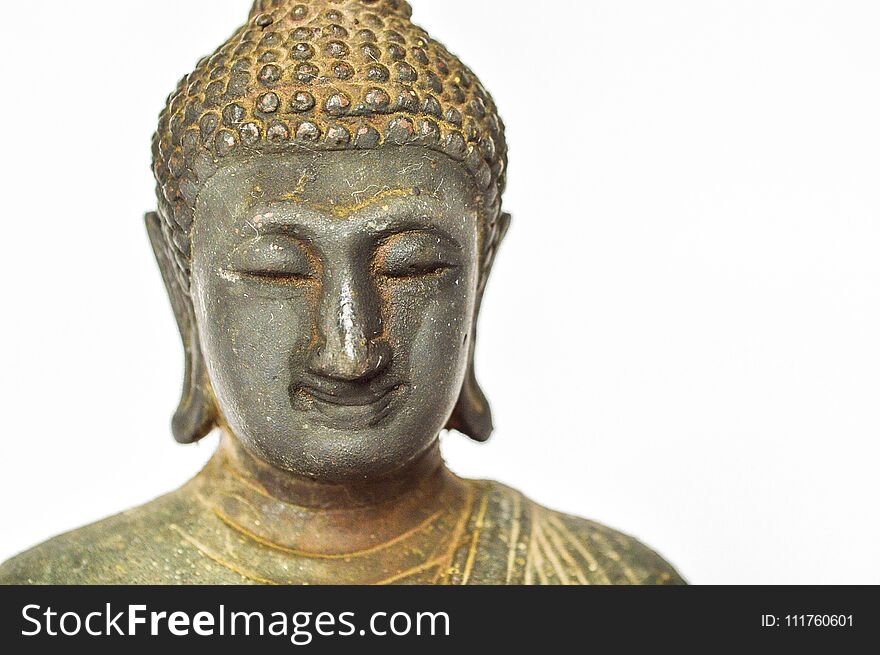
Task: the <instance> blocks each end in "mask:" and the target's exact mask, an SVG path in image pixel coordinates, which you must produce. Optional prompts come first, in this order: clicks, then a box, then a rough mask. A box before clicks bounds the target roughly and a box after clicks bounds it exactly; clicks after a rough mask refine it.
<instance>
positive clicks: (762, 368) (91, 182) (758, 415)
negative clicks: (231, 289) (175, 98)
mask: <svg viewBox="0 0 880 655" xmlns="http://www.w3.org/2000/svg"><path fill="white" fill-rule="evenodd" d="M412 4H413V6H414V9H415V19H416V22H418V23H420V24H423V25H426V26H427V27H428V28H429V29H430V31H431V33H432V35H433V36H435V37H436V38H438V39H439V40H441V41H444V42H445V43H446V44H447V45H448V46H449V47H450V49H452V50H453V51H454V52H457V53H458V54H459V55H460V56H461V57H462V59H463V60H464V61H466V62H467V63H468V64H469V65H471V66H472V67H473V68H474V69H475V70H476V71H477V72H478V74H479V75H480V77H481V79H482V80H483V82H484V83H485V84H486V86H487V87H488V88H489V89H490V90H491V91H492V93H493V94H494V96H495V98H496V100H497V102H498V104H499V105H500V107H501V110H502V114H503V116H504V118H505V120H506V123H507V125H508V136H509V141H510V155H511V167H510V183H509V191H508V193H507V194H506V196H505V201H506V206H507V208H508V210H509V211H511V212H512V213H513V214H514V223H513V227H512V229H511V231H510V233H509V237H508V240H507V242H506V243H505V244H504V247H503V250H502V252H501V255H500V257H499V259H498V262H497V267H496V270H495V277H494V279H493V281H492V282H491V283H490V288H489V294H488V297H487V301H486V303H485V306H484V311H483V320H482V324H481V339H480V347H479V360H478V366H479V374H480V378H481V380H482V383H483V385H484V387H485V388H486V390H487V393H488V394H489V395H490V397H491V400H492V404H493V407H494V410H495V416H496V424H497V432H496V434H495V436H494V438H493V440H492V441H491V442H490V443H489V444H487V445H478V444H473V443H470V442H468V441H467V440H466V439H465V438H463V437H461V436H460V435H457V434H453V435H450V436H448V437H445V439H444V450H445V454H446V456H447V458H448V461H449V463H450V465H451V467H452V468H453V469H454V470H455V471H456V472H458V473H460V474H462V475H466V476H475V477H487V478H494V479H498V480H500V481H503V482H506V483H508V484H510V485H512V486H515V487H517V488H519V489H521V490H523V491H524V492H526V493H527V494H528V495H530V496H531V497H532V498H533V499H535V500H536V501H538V502H541V503H543V504H546V505H549V506H550V507H553V508H556V509H561V510H565V511H567V512H571V513H575V514H579V515H582V516H587V517H590V518H593V519H596V520H599V521H601V522H604V523H607V524H609V525H611V526H613V527H616V528H619V529H622V530H624V531H625V532H628V533H631V534H634V535H636V536H637V537H639V538H641V539H642V540H644V541H645V542H647V543H649V544H650V545H652V546H653V547H655V548H656V549H658V550H659V551H660V552H661V553H662V554H663V555H665V556H666V557H667V558H668V559H669V560H670V561H672V562H673V563H674V564H675V565H676V566H678V567H679V569H680V570H681V572H682V573H683V574H684V575H685V576H686V577H687V578H688V579H689V580H690V581H692V582H694V583H847V582H848V583H860V582H872V583H878V582H880V567H878V565H877V543H878V540H880V520H878V512H877V502H878V498H880V494H878V491H880V483H878V479H877V465H878V456H880V446H878V434H880V412H878V401H880V340H878V334H880V257H878V246H880V195H878V182H880V121H878V116H880V39H878V38H877V33H878V28H880V4H878V3H876V2H873V1H871V0H864V1H856V0H848V1H847V0H826V1H818V0H787V1H786V0H730V1H726V2H725V1H719V0H664V1H663V2H657V1H656V0H638V1H637V0H601V1H600V0H570V1H564V0H545V1H544V2H540V3H539V2H532V1H529V2H520V1H514V0H492V1H489V0H434V1H430V0H412ZM248 5H249V0H138V1H132V0H130V1H128V2H118V1H116V0H114V1H112V2H110V1H102V2H99V1H97V0H91V1H85V0H83V1H80V2H68V1H62V0H55V1H49V0H43V1H42V2H36V3H23V2H16V3H5V4H4V6H3V9H2V14H3V16H2V22H0V55H2V56H0V70H2V84H0V117H2V122H0V125H2V151H0V174H2V175H0V179H2V190H3V212H2V213H3V218H2V234H3V239H2V257H0V275H2V292H3V297H2V304H0V307H2V338H0V349H2V350H0V355H2V376H0V397H2V403H3V405H2V408H3V413H2V418H3V441H2V444H3V445H2V459H0V499H2V500H0V503H2V504H0V510H2V524H3V526H4V527H3V529H2V532H0V559H5V558H6V557H8V556H11V555H13V554H15V553H16V552H18V551H20V550H22V549H24V548H26V547H29V546H31V545H33V544H35V543H37V542H39V541H42V540H43V539H45V538H48V537H50V536H52V535H54V534H57V533H59V532H62V531H65V530H68V529H71V528H75V527H78V526H80V525H82V524H84V523H88V522H91V521H94V520H97V519H100V518H102V517H104V516H106V515H109V514H112V513H115V512H117V511H120V510H122V509H125V508H128V507H130V506H134V505H137V504H141V503H143V502H145V501H148V500H150V499H152V498H153V497H155V496H157V495H160V494H162V493H164V492H166V491H169V490H171V489H173V488H175V487H177V486H179V485H180V484H181V483H183V482H184V481H185V480H186V479H188V478H189V477H190V476H191V475H193V474H194V473H195V472H196V471H197V470H198V469H199V467H200V466H201V464H202V463H203V462H204V461H205V460H206V459H207V458H208V456H209V455H210V453H211V451H212V449H213V447H214V445H215V443H216V442H215V439H214V438H211V439H208V440H206V441H205V442H203V443H202V444H201V445H199V446H195V447H182V446H177V445H175V443H174V442H173V440H172V438H171V435H170V431H169V427H168V422H169V419H170V414H171V412H172V411H173V409H174V407H175V405H176V401H177V398H178V394H179V389H180V380H181V375H182V357H181V350H180V345H179V342H178V337H177V334H176V330H175V325H174V321H173V318H172V315H171V312H170V309H169V307H168V305H167V301H166V299H165V297H164V291H163V289H162V284H161V282H160V278H159V274H158V272H157V270H156V268H155V266H154V263H153V261H152V255H151V253H150V249H149V246H148V244H147V239H146V237H145V234H144V230H143V226H142V221H141V215H142V213H143V212H144V211H145V210H149V209H152V208H154V206H155V201H154V197H153V180H152V177H151V173H150V159H149V157H150V137H151V134H152V131H153V129H154V127H155V124H156V117H157V114H158V112H159V110H160V109H161V107H162V104H163V100H164V98H165V97H166V95H167V93H168V92H169V91H171V90H172V89H173V87H174V85H175V83H176V81H177V80H178V79H179V78H180V77H181V76H182V75H183V74H184V73H186V72H188V71H189V70H191V68H192V67H193V65H194V64H195V62H196V60H197V59H198V58H199V57H200V56H201V55H203V54H206V53H208V52H210V51H212V50H213V49H214V48H215V47H216V46H218V45H219V44H220V43H222V42H223V41H224V40H225V38H226V37H227V36H228V35H229V34H230V33H231V32H232V31H233V30H234V28H235V27H237V26H238V25H239V24H241V23H242V22H243V21H244V19H245V18H246V15H247V11H248ZM569 129H573V130H574V131H575V132H576V133H577V138H576V139H571V140H569V141H567V142H563V141H561V140H560V139H559V138H557V137H556V134H557V132H559V133H562V132H566V131H568V130H569Z"/></svg>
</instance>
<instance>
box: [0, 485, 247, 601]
mask: <svg viewBox="0 0 880 655" xmlns="http://www.w3.org/2000/svg"><path fill="white" fill-rule="evenodd" d="M192 495H193V492H192V491H191V490H190V489H189V488H188V487H183V488H182V489H179V490H177V491H175V492H172V493H170V494H168V495H166V496H162V497H161V498H158V499H156V500H154V501H152V502H150V503H147V504H146V505H142V506H140V507H137V508H135V509H132V510H129V511H127V512H123V513H121V514H117V515H116V516H111V517H110V518H107V519H104V520H102V521H98V522H97V523H93V524H91V525H88V526H85V527H83V528H79V529H77V530H73V531H72V532H68V533H66V534H62V535H60V536H57V537H55V538H53V539H50V540H49V541H46V542H45V543H42V544H40V545H39V546H36V547H34V548H31V549H30V550H27V551H25V552H24V553H21V554H20V555H17V556H16V557H13V558H12V559H10V560H8V561H7V562H4V563H3V564H2V565H0V585H19V584H20V585H33V584H37V585H39V584H73V585H83V584H85V585H94V584H98V585H100V584H111V585H113V584H180V583H198V582H199V579H200V577H202V576H205V577H209V578H210V579H211V581H213V582H217V581H218V580H217V576H218V572H217V571H216V570H215V569H216V568H217V567H216V566H214V565H213V563H212V562H210V561H209V560H206V559H205V557H204V556H203V555H202V554H201V553H200V552H199V551H198V549H196V548H194V547H192V545H191V544H190V543H188V542H187V541H186V539H185V538H184V535H186V525H187V524H188V523H190V522H192V521H195V520H199V517H198V516H197V515H196V514H197V513H198V511H199V510H198V503H197V502H194V501H195V499H194V498H193V497H192ZM209 573H210V575H208V574H209ZM232 577H237V576H232ZM230 582H240V580H232V579H230Z"/></svg>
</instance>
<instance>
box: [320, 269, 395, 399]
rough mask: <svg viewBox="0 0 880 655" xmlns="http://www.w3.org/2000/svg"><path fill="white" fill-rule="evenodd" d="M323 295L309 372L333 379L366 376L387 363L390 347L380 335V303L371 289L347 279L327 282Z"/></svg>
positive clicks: (363, 378)
mask: <svg viewBox="0 0 880 655" xmlns="http://www.w3.org/2000/svg"><path fill="white" fill-rule="evenodd" d="M330 286H331V288H329V289H327V290H326V292H325V293H324V294H322V295H323V298H322V302H321V311H320V316H319V319H318V321H319V325H318V333H319V334H318V337H319V338H318V342H317V343H316V344H315V347H314V349H313V351H312V356H311V368H312V370H313V372H315V373H317V374H319V375H323V376H326V377H330V378H334V379H337V380H346V381H351V382H354V381H357V380H369V379H371V378H374V377H376V376H377V375H378V374H379V373H381V372H382V371H383V370H385V368H386V367H387V366H388V364H390V363H391V349H390V347H389V346H388V343H387V342H386V341H385V340H384V339H382V338H380V337H381V332H382V317H381V307H380V300H379V298H378V294H376V293H375V291H374V290H373V289H369V288H366V285H364V288H361V287H360V286H357V287H356V286H355V285H354V284H353V283H352V281H351V279H343V280H342V282H341V283H339V284H336V285H333V284H331V285H330Z"/></svg>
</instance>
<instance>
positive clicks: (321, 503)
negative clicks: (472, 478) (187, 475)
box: [218, 431, 448, 511]
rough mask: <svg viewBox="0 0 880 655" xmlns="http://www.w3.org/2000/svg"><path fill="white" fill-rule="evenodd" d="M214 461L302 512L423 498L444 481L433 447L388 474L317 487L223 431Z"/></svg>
mask: <svg viewBox="0 0 880 655" xmlns="http://www.w3.org/2000/svg"><path fill="white" fill-rule="evenodd" d="M218 457H220V458H222V459H223V460H224V461H225V464H226V466H227V467H229V468H230V469H231V470H232V472H233V473H234V474H235V475H236V476H238V477H240V478H242V479H245V480H250V481H252V482H254V483H256V484H258V485H259V486H260V487H261V488H262V489H263V490H264V491H265V492H267V493H268V494H269V495H270V496H272V497H273V498H275V499H277V500H278V501H281V502H283V503H285V504H288V505H295V506H297V507H301V508H303V509H307V510H334V511H356V510H358V509H361V508H367V509H368V508H372V507H375V506H376V505H380V504H382V503H385V502H390V501H396V502H400V501H402V500H404V499H405V498H407V497H410V496H413V495H417V496H420V497H424V496H427V495H430V494H434V493H437V491H439V489H438V487H437V486H438V485H442V484H443V483H444V482H445V481H446V478H447V477H448V471H446V469H445V465H444V463H443V458H442V457H441V455H440V445H439V441H437V442H435V443H434V444H433V445H432V446H431V447H430V448H428V450H427V451H425V453H423V454H422V455H420V456H419V457H417V458H416V459H414V460H413V461H412V462H410V463H408V464H407V465H406V466H404V467H401V468H400V469H399V470H397V471H394V472H393V473H392V474H389V475H386V476H383V477H380V478H373V479H368V480H359V481H354V482H348V483H329V482H321V481H316V480H313V479H310V478H306V477H302V476H298V475H295V474H293V473H291V472H289V471H284V470H281V469H278V468H276V467H274V466H272V465H270V464H268V463H266V462H264V461H263V460H261V459H259V458H257V457H255V456H254V455H252V454H251V453H250V452H249V451H248V450H247V449H245V448H244V447H243V446H242V445H241V443H240V442H239V441H238V439H237V438H236V437H234V436H233V435H232V434H230V433H229V432H225V431H224V433H223V436H222V438H221V441H220V448H219V450H218ZM444 473H445V474H447V475H444Z"/></svg>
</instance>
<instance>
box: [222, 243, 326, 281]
mask: <svg viewBox="0 0 880 655" xmlns="http://www.w3.org/2000/svg"><path fill="white" fill-rule="evenodd" d="M231 263H232V270H233V271H235V272H236V273H238V274H239V275H245V276H248V277H255V278H264V279H269V280H273V279H274V280H280V281H285V280H287V281H297V280H311V279H314V278H315V277H316V276H317V274H318V271H317V270H316V266H315V263H314V260H313V258H312V257H311V256H310V255H309V253H308V252H307V251H306V246H305V245H304V244H303V243H302V241H300V240H299V239H296V238H294V237H291V236H286V235H283V234H273V235H267V236H262V237H258V238H256V239H253V240H252V241H249V242H247V243H245V244H243V245H241V246H239V247H238V248H236V249H235V251H234V252H233V254H232V259H231Z"/></svg>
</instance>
